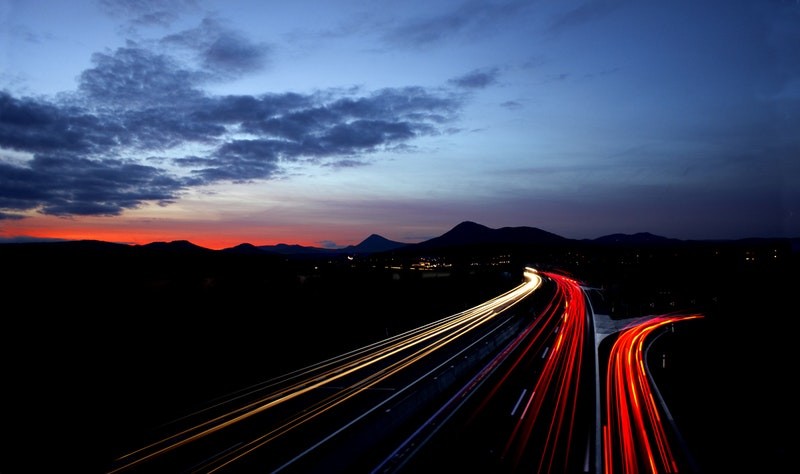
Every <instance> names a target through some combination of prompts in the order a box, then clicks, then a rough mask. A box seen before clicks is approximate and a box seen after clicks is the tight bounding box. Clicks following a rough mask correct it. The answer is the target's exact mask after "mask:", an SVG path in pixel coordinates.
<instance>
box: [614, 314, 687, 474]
mask: <svg viewBox="0 0 800 474" xmlns="http://www.w3.org/2000/svg"><path fill="white" fill-rule="evenodd" d="M700 317H702V315H699V314H674V315H671V314H667V315H660V316H655V317H652V318H650V319H648V320H645V321H639V322H636V323H634V324H632V325H630V326H628V327H626V328H625V329H624V330H623V331H622V332H620V334H619V336H618V338H617V340H616V341H615V342H614V344H613V346H612V348H611V352H610V354H609V361H608V370H607V375H606V393H605V414H606V424H605V425H604V426H603V430H602V437H603V453H604V455H603V472H604V473H605V474H612V473H614V472H622V473H625V474H627V473H637V472H678V470H679V466H678V462H677V460H676V458H675V456H674V455H673V451H672V448H671V447H670V443H669V437H668V435H667V430H666V429H665V426H664V423H663V422H662V419H661V414H660V413H661V412H660V410H659V407H658V404H657V403H656V401H655V397H654V395H653V393H654V392H653V387H652V385H651V382H650V377H649V374H648V373H647V370H646V367H645V361H644V359H645V357H644V352H645V351H644V344H645V342H646V341H647V340H649V338H650V337H651V336H652V335H653V334H654V333H655V331H656V330H658V329H659V328H662V327H664V326H666V325H668V324H673V323H676V322H679V321H684V320H689V319H696V318H700Z"/></svg>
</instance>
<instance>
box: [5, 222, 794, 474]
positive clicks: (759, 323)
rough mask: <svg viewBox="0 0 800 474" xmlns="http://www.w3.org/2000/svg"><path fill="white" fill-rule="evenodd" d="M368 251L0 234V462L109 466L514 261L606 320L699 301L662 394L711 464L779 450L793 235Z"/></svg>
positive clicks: (478, 286)
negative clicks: (178, 418) (158, 433)
mask: <svg viewBox="0 0 800 474" xmlns="http://www.w3.org/2000/svg"><path fill="white" fill-rule="evenodd" d="M368 241H370V242H373V241H374V242H376V243H378V244H385V242H383V241H382V240H381V239H371V240H370V239H368ZM365 242H367V241H365ZM361 250H362V251H363V250H364V249H363V248H362V249H361ZM371 250H373V251H363V252H360V253H340V254H325V255H324V256H323V257H322V258H319V259H315V258H309V255H308V254H305V255H304V256H303V257H302V258H292V257H291V256H290V255H286V254H280V253H275V252H268V251H264V250H263V249H259V248H257V247H255V246H249V245H244V246H240V247H238V248H236V249H235V250H230V249H229V250H227V251H214V250H209V249H205V248H202V247H198V246H196V245H193V244H191V243H190V242H186V241H177V242H169V243H167V242H158V243H153V244H150V245H144V246H128V245H121V244H114V243H108V242H98V241H77V242H58V243H28V244H2V245H0V262H2V272H0V288H2V294H3V295H4V297H5V305H4V307H5V308H6V310H5V311H4V315H3V332H2V334H3V337H4V341H3V342H4V343H3V346H2V347H3V348H2V354H0V356H2V358H3V361H4V363H3V364H4V366H3V374H4V391H3V398H2V402H3V406H4V412H3V420H4V423H3V429H4V434H5V436H4V438H5V439H6V440H7V441H6V443H7V444H6V450H5V452H6V453H8V455H7V456H4V459H0V472H52V471H53V470H54V469H55V468H59V470H62V471H63V470H70V471H75V472H104V469H105V468H106V467H107V466H108V461H109V459H107V456H108V455H109V453H111V452H114V451H115V450H116V449H118V448H119V444H120V443H131V444H132V445H135V444H137V439H136V436H137V433H139V432H141V431H142V430H146V429H148V428H149V427H152V426H156V425H157V424H159V423H160V422H163V421H164V420H165V419H166V418H167V417H169V416H174V414H175V413H185V412H186V411H187V410H189V409H191V408H196V407H200V406H203V405H205V404H206V403H207V402H208V401H209V400H211V399H213V398H215V397H216V396H219V395H222V394H226V393H230V392H231V391H233V390H236V389H239V388H242V387H245V386H248V385H250V384H252V383H255V382H258V381H262V380H265V379H267V378H269V377H271V376H275V375H278V374H282V373H285V372H287V371H289V370H292V369H295V368H298V367H301V366H303V365H306V364H308V363H311V362H315V361H318V360H322V359H323V358H325V357H327V356H329V355H333V354H339V353H342V352H345V351H347V350H350V349H352V348H355V347H359V346H361V345H364V344H365V343H368V342H372V341H375V340H377V339H381V338H384V337H386V336H387V335H392V334H396V333H398V332H401V331H404V330H406V329H409V328H411V327H416V326H419V325H421V324H423V323H425V322H429V321H432V320H434V319H437V318H441V317H444V316H446V315H450V314H453V313H455V312H457V311H460V310H462V309H465V308H467V307H470V306H474V305H475V304H478V303H480V302H482V301H485V300H487V299H489V298H491V297H493V296H496V295H497V294H500V293H502V292H503V291H505V290H507V289H509V288H511V287H513V286H515V285H516V284H518V283H519V282H520V279H521V274H522V271H521V270H522V266H524V265H534V266H537V267H539V268H542V269H553V270H558V271H562V272H565V273H569V274H572V275H574V276H575V277H576V278H578V279H580V280H582V281H584V282H585V283H586V286H587V287H593V288H597V289H596V290H588V291H589V293H590V294H591V295H592V302H593V304H594V307H595V310H596V311H598V312H602V313H604V314H609V315H611V316H612V317H613V318H618V319H626V318H632V317H636V316H641V315H646V314H656V313H661V312H669V311H699V312H702V313H704V314H705V315H706V316H707V318H706V319H705V320H704V321H705V322H704V323H703V325H702V331H700V332H695V333H690V334H684V333H682V332H681V333H678V334H676V336H674V337H683V339H681V340H680V341H679V342H676V343H674V344H672V346H669V347H668V348H667V349H663V350H665V351H666V350H672V351H673V352H672V354H674V357H673V358H672V359H671V360H674V361H675V363H676V364H681V365H682V367H683V370H681V372H680V374H681V375H680V376H681V377H683V379H681V381H680V382H677V381H676V382H675V383H674V384H673V387H679V388H682V389H676V390H672V391H670V392H669V393H668V394H667V395H668V396H670V397H671V398H670V401H671V402H672V403H674V404H675V405H674V406H675V407H676V412H675V413H674V415H675V418H676V419H678V420H681V419H683V420H687V417H688V419H690V420H693V421H694V422H695V429H694V430H693V431H692V432H691V433H692V435H691V437H690V438H691V440H692V441H694V442H695V443H698V442H699V443H703V440H706V439H718V440H722V441H720V442H721V443H722V445H721V447H720V448H719V450H715V449H711V447H709V448H708V449H706V450H705V451H704V457H702V461H703V462H704V463H706V465H711V466H716V467H730V466H731V465H732V464H734V463H732V462H726V461H727V459H726V458H725V457H724V456H726V455H727V453H728V452H729V451H728V449H729V448H730V449H733V450H735V451H736V452H740V453H745V455H742V456H740V457H739V460H740V462H739V464H740V465H742V466H746V467H747V468H749V469H754V471H752V472H756V471H758V469H757V468H758V467H759V465H758V463H759V462H760V460H770V461H769V462H768V463H767V462H766V461H763V464H762V465H761V466H760V467H762V468H763V467H765V466H766V467H780V466H781V465H782V463H783V462H785V460H786V456H788V454H786V453H788V452H789V449H790V444H789V443H788V442H787V439H786V438H783V437H782V435H781V433H783V432H787V430H790V429H793V425H790V423H789V421H788V420H791V419H793V416H794V415H795V414H796V408H793V405H794V404H793V403H791V400H789V399H788V398H789V396H790V394H791V393H794V392H793V390H792V389H791V383H793V378H792V377H791V375H790V374H792V373H794V372H793V370H794V369H793V365H790V361H794V360H796V357H794V355H793V347H794V335H793V332H792V331H790V330H788V329H787V328H790V327H793V325H792V315H793V314H794V312H793V311H792V308H793V307H794V301H793V300H792V297H791V295H793V294H795V292H796V291H795V290H796V285H797V282H798V280H797V275H798V269H800V266H798V254H797V247H796V245H795V241H792V240H787V239H747V240H742V241H708V242H691V241H688V242H687V241H676V240H671V239H662V238H654V237H653V236H650V235H633V236H623V235H615V236H611V237H609V238H607V239H598V241H575V240H571V239H564V238H561V237H559V236H554V235H553V234H549V233H547V232H545V231H541V230H539V229H533V228H506V229H489V228H486V227H484V226H480V225H478V224H474V223H462V224H460V225H459V226H456V227H455V228H454V229H452V230H451V231H450V232H448V233H446V234H444V235H443V236H441V237H440V238H437V239H432V240H431V241H429V242H428V243H422V244H415V245H399V246H396V247H393V248H391V249H383V250H380V251H378V250H376V249H375V248H373V249H371ZM423 264H424V265H423ZM670 376H671V377H673V378H675V379H676V380H677V377H678V374H674V375H669V374H664V373H662V374H661V379H662V380H664V379H665V377H666V378H668V377H670ZM687 386H689V387H690V389H689V390H688V391H687V390H686V389H685V388H686V387H687ZM722 400H724V403H722V402H721V401H722ZM678 407H680V413H679V412H678V411H677V410H678ZM782 430H783V431H782ZM742 433H745V435H743V434H742ZM8 440H11V441H8ZM698 440H699V441H698ZM715 446H717V444H715ZM748 449H753V451H751V452H747V450H748ZM43 451H44V452H46V454H43ZM725 470H726V469H721V470H720V469H710V470H709V471H708V472H725ZM767 471H772V472H775V471H776V469H767ZM758 472H766V471H764V470H763V469H762V470H760V471H758Z"/></svg>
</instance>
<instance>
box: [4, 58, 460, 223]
mask: <svg viewBox="0 0 800 474" xmlns="http://www.w3.org/2000/svg"><path fill="white" fill-rule="evenodd" d="M204 73H205V72H204V71H202V70H199V69H191V68H188V67H187V66H185V65H183V64H181V63H179V62H178V61H176V60H175V59H174V58H172V57H170V56H167V55H165V54H158V53H155V52H153V51H151V50H148V49H146V48H143V47H141V46H139V45H137V44H135V43H128V44H127V45H126V46H125V47H123V48H118V49H117V50H115V51H108V52H103V53H97V54H95V55H94V57H93V67H92V68H90V69H87V70H86V71H84V72H83V73H82V74H81V75H80V78H79V80H80V81H79V87H78V91H77V93H76V94H73V95H71V96H66V97H68V98H66V99H65V98H63V97H62V98H61V99H60V100H46V99H43V98H31V97H15V96H13V95H11V94H10V93H8V92H0V151H2V150H13V151H14V152H15V153H7V154H5V155H4V154H2V153H0V212H2V218H3V219H10V218H15V217H19V216H20V215H21V213H22V212H26V211H30V210H36V211H38V212H41V213H44V214H50V215H57V216H69V215H117V214H120V213H121V212H123V211H124V210H126V209H133V208H136V207H139V206H141V205H142V204H143V203H145V202H157V203H160V204H168V203H170V202H173V201H175V200H176V199H178V198H179V196H180V194H181V193H182V192H183V191H184V190H185V189H186V188H187V187H190V186H197V185H203V184H209V183H214V182H218V181H230V182H244V181H253V180H269V179H273V178H276V177H279V176H281V175H282V174H283V173H284V167H285V166H286V165H287V164H288V163H314V164H317V165H320V166H333V167H340V168H346V167H350V166H356V165H362V164H364V163H365V162H364V161H363V160H361V158H362V157H363V156H364V155H366V154H369V153H372V152H375V151H378V150H387V151H394V150H402V149H404V148H405V147H408V146H409V145H408V142H410V141H411V140H413V139H414V138H415V137H419V136H424V135H433V134H438V133H445V129H443V128H442V127H444V125H445V124H447V123H448V122H450V121H451V120H453V119H454V118H455V117H456V115H457V113H458V112H459V110H460V108H461V105H462V104H461V100H462V99H461V98H459V97H458V96H450V95H447V94H445V93H443V92H441V91H430V90H427V89H423V88H420V87H407V88H390V89H382V90H378V91H374V92H372V93H367V92H364V91H360V90H358V89H353V90H349V91H341V90H331V91H323V92H318V93H313V94H297V93H281V94H275V93H268V94H263V95H228V96H211V95H208V94H206V93H205V92H203V91H202V90H201V89H200V88H199V86H200V85H201V83H202V82H203V80H204V79H205V77H204ZM198 149H203V150H207V151H205V152H203V153H197V151H196V150H198ZM189 150H192V151H189ZM12 156H13V157H12ZM176 156H183V157H182V158H175V157H176ZM131 157H141V158H138V159H136V160H134V159H133V158H131Z"/></svg>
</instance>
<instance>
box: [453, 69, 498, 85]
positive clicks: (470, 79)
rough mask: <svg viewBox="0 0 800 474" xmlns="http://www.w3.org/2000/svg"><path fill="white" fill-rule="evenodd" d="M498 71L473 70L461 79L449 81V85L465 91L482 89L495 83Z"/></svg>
mask: <svg viewBox="0 0 800 474" xmlns="http://www.w3.org/2000/svg"><path fill="white" fill-rule="evenodd" d="M498 73H499V71H498V70H497V68H494V69H489V70H475V71H472V72H469V73H467V74H465V75H463V76H461V77H456V78H455V79H451V80H450V83H451V84H453V85H456V86H458V87H463V88H465V89H484V88H486V87H488V86H490V85H492V84H494V83H495V82H496V81H497V75H498Z"/></svg>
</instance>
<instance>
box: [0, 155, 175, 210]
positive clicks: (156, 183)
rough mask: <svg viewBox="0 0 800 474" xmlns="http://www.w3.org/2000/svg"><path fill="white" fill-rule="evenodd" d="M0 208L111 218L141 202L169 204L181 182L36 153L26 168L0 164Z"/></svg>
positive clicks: (138, 168) (113, 164) (138, 169)
mask: <svg viewBox="0 0 800 474" xmlns="http://www.w3.org/2000/svg"><path fill="white" fill-rule="evenodd" d="M0 171H2V172H1V173H0V208H2V209H6V210H12V211H25V210H31V209H37V210H39V211H40V212H42V213H43V214H51V215H57V216H66V215H107V216H110V215H117V214H119V213H121V212H122V211H123V210H124V209H133V208H135V207H138V206H139V205H141V204H142V202H145V201H155V202H160V203H162V204H165V203H169V202H172V201H174V200H175V199H176V198H177V193H178V191H179V190H180V189H181V187H182V186H181V183H180V182H179V181H178V180H176V179H175V178H173V177H170V176H168V175H167V174H166V173H164V172H163V171H161V170H159V169H157V168H153V167H149V166H144V165H141V164H137V163H132V162H125V161H121V160H90V159H88V158H81V157H74V156H69V155H62V156H55V155H37V156H36V157H35V158H33V159H32V160H30V162H29V163H27V166H26V167H22V166H15V165H12V164H7V163H2V162H0Z"/></svg>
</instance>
